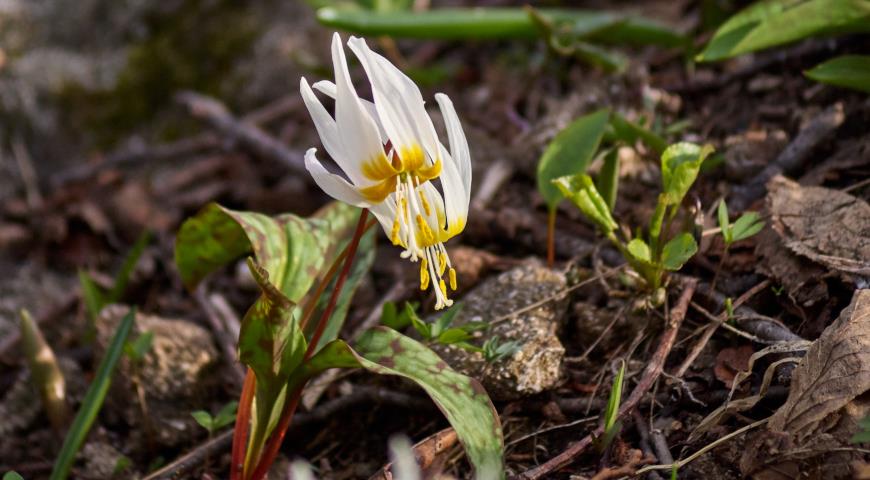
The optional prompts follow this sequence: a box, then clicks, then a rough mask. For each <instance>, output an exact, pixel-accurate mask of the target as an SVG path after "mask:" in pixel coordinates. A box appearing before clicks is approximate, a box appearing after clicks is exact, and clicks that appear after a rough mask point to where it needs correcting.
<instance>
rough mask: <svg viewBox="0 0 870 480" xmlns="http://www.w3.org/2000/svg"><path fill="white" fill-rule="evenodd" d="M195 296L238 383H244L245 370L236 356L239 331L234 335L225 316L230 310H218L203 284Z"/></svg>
mask: <svg viewBox="0 0 870 480" xmlns="http://www.w3.org/2000/svg"><path fill="white" fill-rule="evenodd" d="M193 296H194V298H195V299H196V302H197V303H199V306H200V308H202V310H203V311H204V312H205V318H206V319H208V323H209V325H210V326H211V329H212V331H213V332H214V334H215V336H216V337H217V340H218V343H220V346H221V350H222V351H223V354H224V355H223V356H224V361H226V363H227V365H228V366H229V367H230V371H232V373H233V379H234V380H235V383H236V384H237V385H242V383H244V381H245V370H244V369H243V368H242V365H241V364H240V363H239V362H238V361H237V358H236V340H235V339H236V338H238V332H236V334H235V335H233V334H232V332H231V330H230V328H228V327H229V326H228V325H227V323H226V317H225V316H224V315H225V314H226V313H228V312H226V311H220V310H218V308H217V307H216V305H215V304H214V303H212V301H211V296H210V295H208V294H207V293H206V291H205V287H204V286H202V285H201V286H200V287H199V288H197V289H196V292H195V293H194V295H193ZM229 313H231V312H229ZM231 314H232V313H231Z"/></svg>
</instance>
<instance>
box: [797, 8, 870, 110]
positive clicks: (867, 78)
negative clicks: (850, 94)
mask: <svg viewBox="0 0 870 480" xmlns="http://www.w3.org/2000/svg"><path fill="white" fill-rule="evenodd" d="M868 22H870V20H868ZM804 74H805V75H806V76H808V77H810V78H812V79H813V80H815V81H817V82H822V83H828V84H830V85H836V86H838V87H846V88H851V89H853V90H859V91H862V92H866V93H870V55H841V56H839V57H834V58H832V59H830V60H827V61H825V62H822V63H820V64H818V65H816V66H815V67H813V68H811V69H810V70H807V71H806V72H804Z"/></svg>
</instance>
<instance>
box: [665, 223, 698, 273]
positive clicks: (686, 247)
mask: <svg viewBox="0 0 870 480" xmlns="http://www.w3.org/2000/svg"><path fill="white" fill-rule="evenodd" d="M697 251H698V244H697V243H695V238H694V237H692V234H690V233H686V232H683V233H681V234H679V235H677V236H676V237H674V238H673V239H672V240H671V241H670V242H668V243H666V244H665V247H664V248H663V249H662V266H664V267H665V270H670V271H677V270H679V269H681V268H683V264H685V263H686V262H687V261H689V259H690V258H692V255H694V254H695V253H697Z"/></svg>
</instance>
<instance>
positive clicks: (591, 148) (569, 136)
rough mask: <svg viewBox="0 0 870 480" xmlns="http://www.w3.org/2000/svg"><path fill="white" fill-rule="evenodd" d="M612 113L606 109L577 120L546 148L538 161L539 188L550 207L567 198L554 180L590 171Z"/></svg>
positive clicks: (551, 208) (554, 206) (553, 207)
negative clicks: (588, 168) (587, 169)
mask: <svg viewBox="0 0 870 480" xmlns="http://www.w3.org/2000/svg"><path fill="white" fill-rule="evenodd" d="M609 116H610V112H609V111H608V110H606V109H603V110H598V111H597V112H594V113H590V114H588V115H584V116H582V117H580V118H578V119H577V120H574V121H573V122H572V123H571V124H570V125H568V126H567V127H565V129H563V130H562V131H561V132H559V133H558V134H557V135H556V137H555V138H554V139H553V141H551V142H550V144H549V145H548V146H547V149H546V150H544V154H543V155H542V156H541V160H540V162H539V163H538V172H537V180H538V191H539V192H541V196H543V197H544V201H545V202H547V207H548V208H549V209H550V210H553V209H555V208H556V205H558V204H559V202H560V201H561V200H562V197H563V194H562V193H560V190H559V188H558V187H557V186H556V185H553V180H555V179H556V178H558V177H562V176H565V175H576V174H578V173H584V172H585V171H586V167H588V166H589V162H591V161H592V158H593V157H594V156H595V152H597V151H598V145H599V144H600V143H601V137H602V136H603V135H604V130H605V127H606V126H607V119H608V117H609Z"/></svg>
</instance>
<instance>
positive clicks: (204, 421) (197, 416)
mask: <svg viewBox="0 0 870 480" xmlns="http://www.w3.org/2000/svg"><path fill="white" fill-rule="evenodd" d="M190 416H192V417H193V419H194V420H196V423H198V424H199V426H200V427H202V428H204V429H206V430H208V433H214V431H215V427H214V418H212V416H211V414H210V413H208V412H206V411H205V410H197V411H195V412H190Z"/></svg>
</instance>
